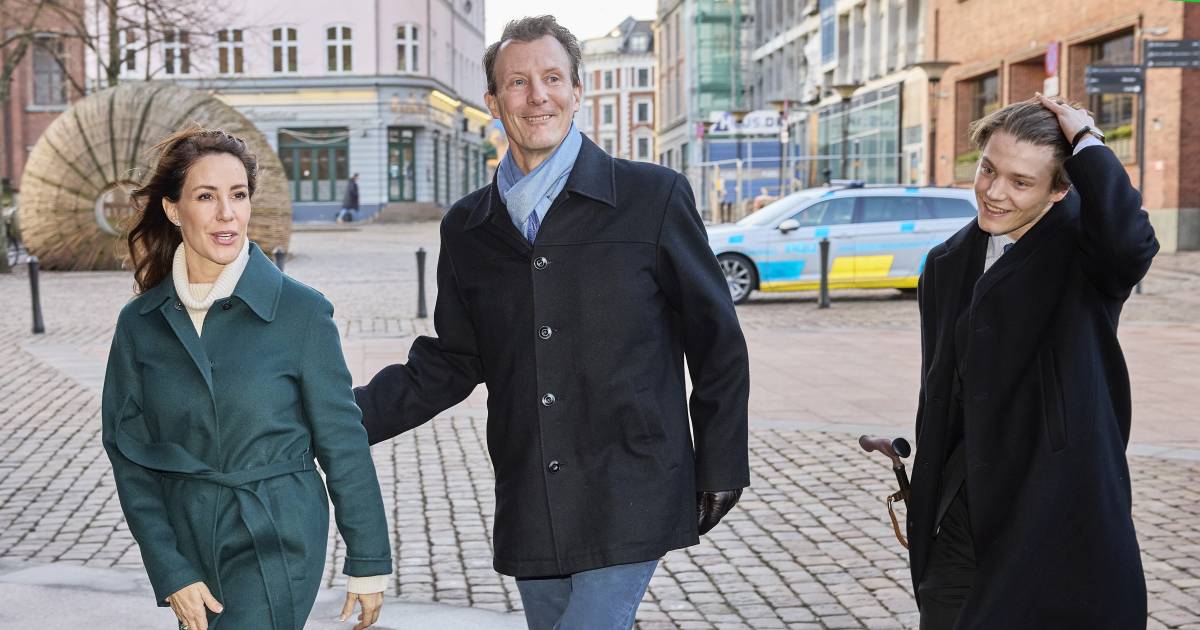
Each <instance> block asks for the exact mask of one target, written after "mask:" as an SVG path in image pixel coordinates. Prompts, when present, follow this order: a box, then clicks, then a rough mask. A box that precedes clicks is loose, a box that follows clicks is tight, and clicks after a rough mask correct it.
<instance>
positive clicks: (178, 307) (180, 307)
mask: <svg viewBox="0 0 1200 630" xmlns="http://www.w3.org/2000/svg"><path fill="white" fill-rule="evenodd" d="M175 310H177V311H182V310H183V302H176V303H175Z"/></svg>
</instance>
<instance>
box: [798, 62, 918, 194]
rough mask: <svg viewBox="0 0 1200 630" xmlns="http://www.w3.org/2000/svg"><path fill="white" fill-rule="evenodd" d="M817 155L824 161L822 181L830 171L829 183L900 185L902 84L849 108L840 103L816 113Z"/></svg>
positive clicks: (860, 98)
mask: <svg viewBox="0 0 1200 630" xmlns="http://www.w3.org/2000/svg"><path fill="white" fill-rule="evenodd" d="M847 116H849V118H848V119H847ZM843 125H846V126H845V127H844V128H843ZM843 142H844V144H845V146H843ZM817 154H818V155H819V156H821V157H822V158H823V159H820V160H818V161H817V169H818V175H817V176H818V178H819V179H820V180H822V181H823V180H824V179H825V173H826V171H827V172H828V176H829V178H830V179H841V178H845V179H861V180H863V181H865V182H867V183H869V184H894V183H897V182H898V181H899V179H900V173H901V171H900V165H901V158H902V154H901V152H900V86H899V84H897V85H890V86H888V87H885V88H883V89H881V90H875V91H873V92H867V93H866V94H859V95H856V96H855V97H854V98H852V99H851V100H850V104H849V107H847V105H846V104H845V103H838V104H835V105H831V106H829V107H826V108H823V109H821V110H820V111H819V112H818V113H817ZM843 163H844V164H845V168H844V170H843Z"/></svg>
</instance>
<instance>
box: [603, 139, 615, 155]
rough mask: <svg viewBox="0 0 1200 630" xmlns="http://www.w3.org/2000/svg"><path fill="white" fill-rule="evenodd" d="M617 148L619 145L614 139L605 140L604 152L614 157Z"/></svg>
mask: <svg viewBox="0 0 1200 630" xmlns="http://www.w3.org/2000/svg"><path fill="white" fill-rule="evenodd" d="M616 146H617V143H616V142H615V141H614V140H613V139H612V138H605V139H604V152H605V153H607V154H609V155H613V152H614V151H615V150H616Z"/></svg>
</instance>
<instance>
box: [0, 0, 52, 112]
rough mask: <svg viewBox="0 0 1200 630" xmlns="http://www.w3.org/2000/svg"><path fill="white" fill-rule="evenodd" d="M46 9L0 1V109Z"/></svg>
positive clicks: (28, 0)
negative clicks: (0, 60) (0, 61)
mask: <svg viewBox="0 0 1200 630" xmlns="http://www.w3.org/2000/svg"><path fill="white" fill-rule="evenodd" d="M45 7H46V3H45V2H34V1H32V0H0V59H2V60H3V62H2V63H0V108H4V107H6V106H7V105H8V99H9V97H10V96H11V94H12V77H13V74H14V73H16V71H17V67H18V66H19V65H20V64H21V60H23V59H24V58H25V55H26V54H28V53H29V49H30V47H31V46H33V45H34V44H35V40H36V39H37V35H38V30H37V28H36V27H37V23H38V20H39V19H40V18H41V16H42V11H43V10H44V9H45Z"/></svg>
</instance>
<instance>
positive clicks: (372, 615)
mask: <svg viewBox="0 0 1200 630" xmlns="http://www.w3.org/2000/svg"><path fill="white" fill-rule="evenodd" d="M355 601H357V602H358V603H359V605H361V606H362V614H360V615H359V616H358V625H357V626H354V630H363V629H364V628H368V627H370V626H371V625H372V624H374V623H375V622H376V621H379V611H380V609H382V608H383V593H365V594H362V595H360V594H358V593H346V605H345V606H342V616H341V617H339V618H338V621H345V620H346V619H349V618H350V615H353V614H354V602H355Z"/></svg>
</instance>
